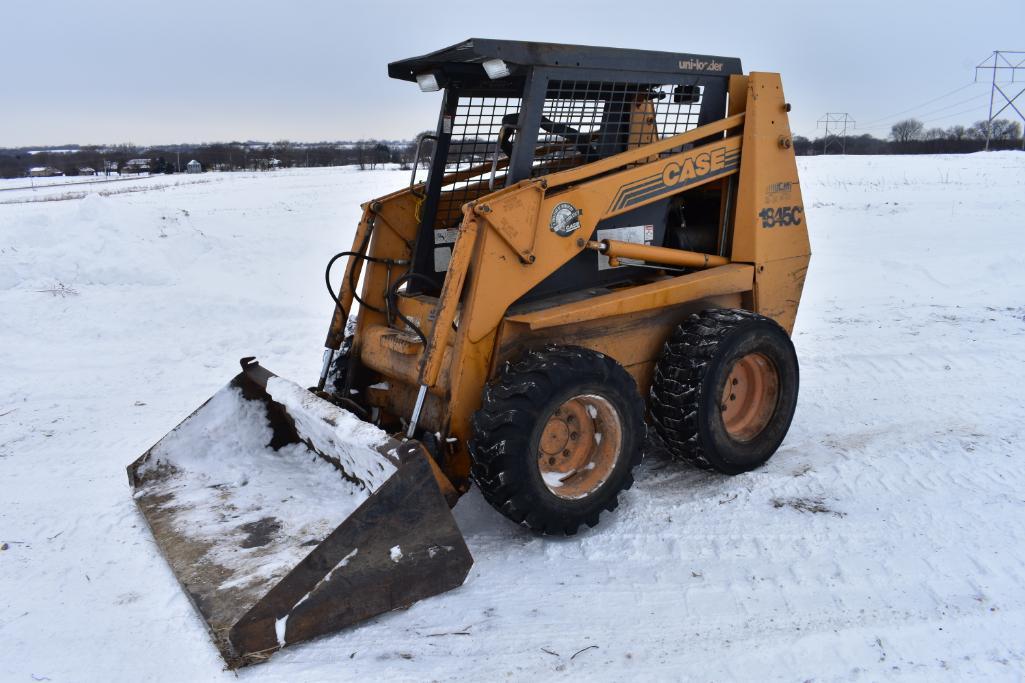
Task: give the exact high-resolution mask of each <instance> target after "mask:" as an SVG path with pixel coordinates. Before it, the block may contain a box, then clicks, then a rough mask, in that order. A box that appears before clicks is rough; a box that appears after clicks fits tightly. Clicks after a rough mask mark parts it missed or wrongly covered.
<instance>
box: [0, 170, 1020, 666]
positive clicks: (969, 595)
mask: <svg viewBox="0 0 1025 683" xmlns="http://www.w3.org/2000/svg"><path fill="white" fill-rule="evenodd" d="M801 167H802V180H803V187H804V192H805V202H806V206H807V217H808V223H809V226H810V230H811V236H812V246H813V250H814V252H815V255H814V257H813V259H812V264H811V269H810V272H809V275H808V281H807V287H806V290H805V295H804V300H803V302H802V307H801V311H800V314H799V316H798V322H797V328H796V330H795V336H794V339H795V342H796V345H797V349H798V353H799V356H800V358H801V364H802V365H801V368H802V387H801V399H800V404H799V406H798V410H797V416H796V418H795V420H794V424H793V428H792V429H791V431H790V435H789V436H788V438H787V439H786V441H785V442H784V444H783V446H782V448H781V449H780V451H779V453H778V454H777V455H776V456H775V458H773V460H772V461H770V463H769V464H768V465H767V466H765V467H764V468H762V469H760V470H758V471H756V472H752V473H749V474H745V475H741V476H738V477H733V478H728V477H723V476H719V475H714V474H708V473H703V472H697V471H695V470H693V469H690V468H688V467H685V466H683V465H679V464H676V463H673V462H671V461H668V460H666V459H665V458H663V457H660V456H659V455H658V454H654V455H652V456H650V457H649V458H648V459H647V460H646V461H645V463H644V464H643V465H642V466H641V467H640V468H639V471H638V473H637V484H636V485H635V486H634V488H633V489H632V490H631V491H629V492H628V493H627V494H626V495H625V496H624V497H623V498H622V504H621V506H620V508H619V510H618V511H617V513H616V514H615V515H611V516H606V517H604V518H603V519H602V524H601V525H599V527H598V528H596V529H594V530H591V531H588V532H585V533H581V534H580V535H579V536H576V537H573V538H569V539H540V538H536V537H534V536H532V535H530V534H529V533H527V532H526V531H524V530H522V529H520V528H518V527H516V526H514V525H512V524H510V523H509V522H507V521H506V520H505V518H503V517H502V516H501V515H499V514H498V513H496V512H494V511H492V510H491V509H490V508H489V507H488V506H487V505H486V504H485V503H484V502H483V501H482V499H481V497H480V496H479V495H478V494H477V493H475V492H474V493H471V494H469V495H467V496H466V497H464V499H463V500H462V501H460V503H459V505H458V506H457V507H456V510H455V513H456V517H457V519H458V521H459V524H460V526H461V528H462V530H463V532H464V534H465V536H466V540H467V543H468V545H469V547H470V550H471V552H472V553H473V555H474V557H475V559H476V564H475V565H474V568H473V569H472V571H471V573H470V577H469V579H468V580H467V582H466V584H465V585H464V586H463V587H462V588H459V589H457V590H455V591H453V592H451V593H447V594H444V595H441V596H438V597H435V598H432V599H429V600H426V601H424V602H421V603H419V604H417V605H415V606H413V607H412V608H410V609H408V610H405V611H398V612H393V613H390V614H387V615H384V616H381V617H379V618H376V619H374V620H372V621H370V622H368V623H366V624H365V625H362V626H360V627H357V628H354V629H351V630H348V631H346V632H342V633H338V634H336V635H333V636H330V637H326V638H322V639H319V640H317V641H314V642H311V643H307V644H303V645H299V646H296V647H292V648H289V649H286V650H284V651H282V652H280V653H278V654H277V655H276V656H275V657H274V658H272V659H271V661H270V662H268V663H266V664H263V665H259V666H255V667H251V668H249V669H245V670H242V671H240V672H239V674H238V676H239V678H240V679H242V680H244V681H253V682H255V681H304V680H311V681H316V680H335V679H337V680H346V679H352V680H355V679H363V680H380V679H383V678H395V679H417V680H428V679H444V680H449V679H462V678H469V679H476V680H495V679H499V678H511V679H514V680H515V679H528V678H531V679H538V678H558V677H567V678H568V677H587V678H591V679H598V680H624V679H640V680H647V679H694V680H723V679H730V678H736V679H748V680H777V679H778V680H787V681H793V680H805V679H815V680H865V681H872V680H879V679H883V678H889V677H895V678H905V679H912V680H929V681H931V680H936V679H948V680H952V679H960V678H965V677H969V676H974V677H980V678H982V677H985V678H987V679H1005V680H1007V679H1012V680H1013V679H1021V678H1022V677H1023V676H1025V636H1023V635H1022V633H1023V631H1025V466H1023V464H1022V462H1021V456H1022V455H1023V448H1022V445H1021V444H1022V441H1023V439H1025V426H1023V425H1025V390H1023V387H1025V155H1022V154H1016V153H993V154H986V155H982V154H980V155H971V156H943V157H935V156H933V157H846V158H844V157H829V158H813V159H804V160H802V162H801ZM406 182H408V175H407V174H406V173H403V172H400V171H376V172H363V173H360V172H358V171H355V170H354V169H311V170H305V171H287V172H280V173H274V174H254V175H250V174H204V175H203V176H199V177H197V178H189V177H182V176H177V177H175V178H173V179H169V180H165V179H163V178H156V179H145V180H139V181H138V185H135V184H134V183H132V182H126V183H119V184H118V183H115V184H111V185H110V186H108V187H109V189H113V188H114V187H118V186H121V187H125V186H127V187H133V189H134V187H138V188H139V191H133V192H124V193H116V194H109V195H107V196H101V195H99V194H88V195H86V196H84V197H83V198H81V199H74V198H70V199H66V198H64V197H63V196H62V195H63V194H64V193H65V192H70V191H71V190H72V189H74V190H87V189H88V186H86V187H77V188H68V189H67V190H62V189H59V188H57V189H54V190H52V192H53V193H54V194H55V197H54V198H56V199H61V201H31V200H34V199H38V198H39V197H40V192H39V191H38V190H37V191H35V192H33V191H27V192H22V193H19V192H4V193H2V194H0V313H2V316H0V501H2V504H0V542H3V543H4V544H5V545H4V546H3V547H5V548H6V549H5V550H3V551H0V652H2V653H3V654H2V655H0V679H3V680H14V681H22V680H24V681H31V680H51V681H90V680H168V681H183V680H229V679H231V678H232V677H233V676H234V674H232V673H229V672H225V671H223V670H222V663H221V661H220V659H219V658H218V655H217V653H216V651H215V650H214V648H213V646H212V645H211V644H210V642H209V639H208V637H207V634H206V631H205V630H204V628H203V626H202V623H201V622H200V620H199V619H198V617H197V616H196V615H195V614H194V612H193V610H192V607H191V605H190V604H189V602H188V600H187V598H186V597H185V595H184V594H183V593H182V592H181V590H180V589H179V587H178V584H177V583H176V582H175V580H174V577H173V575H172V574H171V572H170V570H169V569H168V567H167V566H166V565H165V563H164V560H163V559H162V558H161V557H160V556H159V554H158V553H157V550H156V547H155V545H154V543H153V541H152V539H151V537H150V535H149V533H148V530H147V529H146V528H145V526H144V523H143V521H142V518H141V516H140V515H139V513H138V512H137V510H136V508H135V505H134V503H133V502H132V499H131V496H130V491H129V487H128V483H127V480H126V476H125V472H124V467H125V465H127V464H128V463H129V462H130V461H132V460H133V459H134V458H135V457H136V456H138V455H139V454H140V453H142V452H143V451H144V450H145V449H146V448H148V447H149V446H150V445H152V444H153V443H154V442H155V441H156V440H157V439H158V438H160V437H161V436H162V435H163V434H164V433H165V432H166V431H167V430H168V429H170V428H171V427H172V426H174V425H175V424H177V423H178V422H179V421H180V420H181V419H182V418H183V417H184V416H186V415H187V414H188V413H189V412H190V411H191V410H193V409H194V408H195V407H196V406H197V405H199V403H201V402H202V401H203V400H204V399H206V398H207V397H209V396H210V395H212V394H213V393H214V392H215V391H216V390H217V389H218V388H219V387H220V386H222V385H223V384H224V383H225V382H226V381H227V379H228V378H230V377H231V376H233V375H234V374H236V372H237V371H238V363H237V361H238V358H239V357H241V356H245V355H256V356H258V357H259V358H260V359H261V361H262V362H263V363H264V364H265V365H266V366H267V367H269V368H271V369H273V370H274V371H276V372H278V373H279V374H282V375H283V376H286V377H291V378H293V379H295V380H296V381H299V382H300V383H302V382H308V381H312V379H313V378H314V377H315V375H316V373H317V371H318V369H319V362H320V344H321V342H322V340H323V336H324V332H325V328H326V325H327V321H328V316H329V314H330V312H331V306H332V304H331V302H330V300H329V299H328V297H327V295H326V293H325V292H324V287H323V278H322V268H323V265H324V263H325V261H326V260H327V258H328V257H329V256H330V255H331V254H333V253H334V252H335V251H338V250H341V249H345V248H347V247H348V246H349V245H350V243H351V237H350V236H351V233H352V230H353V227H354V225H355V224H356V222H357V219H358V214H359V207H358V204H359V202H360V201H363V200H366V199H368V198H370V197H372V196H375V195H377V194H380V193H384V192H385V191H388V190H390V189H393V188H395V187H400V186H402V185H403V184H404V183H406ZM108 187H104V188H103V189H108ZM19 197H23V198H24V199H26V200H30V201H26V202H15V203H11V202H12V200H16V199H18V198H19Z"/></svg>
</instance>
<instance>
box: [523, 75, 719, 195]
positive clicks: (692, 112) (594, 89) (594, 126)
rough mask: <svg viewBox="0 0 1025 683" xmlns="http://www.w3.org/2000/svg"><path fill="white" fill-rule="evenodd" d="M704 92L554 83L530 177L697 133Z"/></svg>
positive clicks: (618, 84) (669, 87) (696, 88)
mask: <svg viewBox="0 0 1025 683" xmlns="http://www.w3.org/2000/svg"><path fill="white" fill-rule="evenodd" d="M702 90H703V89H702V86H700V85H680V84H647V83H626V82H601V81H598V82H596V81H551V82H550V83H549V85H548V91H547V93H546V97H545V102H544V107H543V109H542V118H541V131H540V134H539V138H538V142H539V145H538V151H537V153H536V155H535V158H534V164H533V168H532V170H531V175H532V176H534V177H537V176H541V175H546V174H548V173H552V172H554V171H558V170H562V169H565V168H570V167H573V166H577V165H580V164H585V163H590V162H592V161H597V160H598V159H603V158H605V157H608V156H612V155H613V154H619V153H620V152H625V151H627V150H630V149H635V148H637V147H640V146H643V145H647V144H650V143H652V142H655V141H656V140H661V139H664V138H668V137H672V136H674V135H679V134H680V133H683V132H686V131H688V130H691V129H692V128H696V127H697V125H698V117H699V114H700V113H701V99H702ZM678 151H679V149H673V150H669V151H667V152H663V153H662V154H661V155H659V156H667V155H669V154H674V153H676V152H678ZM648 160H649V159H647V158H646V159H643V160H641V161H640V162H638V163H644V162H645V161H648Z"/></svg>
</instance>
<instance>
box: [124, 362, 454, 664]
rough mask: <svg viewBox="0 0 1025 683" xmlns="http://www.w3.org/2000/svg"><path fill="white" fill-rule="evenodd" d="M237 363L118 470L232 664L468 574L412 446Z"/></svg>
mask: <svg viewBox="0 0 1025 683" xmlns="http://www.w3.org/2000/svg"><path fill="white" fill-rule="evenodd" d="M242 367H243V371H242V372H241V373H240V374H239V375H237V376H236V377H235V378H234V379H232V380H231V382H230V383H229V384H228V385H227V386H225V387H224V388H222V389H221V390H220V391H218V392H217V393H216V394H214V395H213V396H212V397H211V398H210V399H209V400H208V401H207V402H206V403H204V404H203V405H202V406H200V407H199V408H198V409H197V410H196V411H195V412H194V413H192V415H190V416H189V417H187V418H186V419H185V420H184V421H183V422H182V423H181V424H179V425H178V426H177V427H175V428H174V429H173V430H172V431H171V432H170V433H168V434H167V435H166V436H164V438H162V439H161V440H160V441H158V442H157V443H156V444H155V445H154V446H153V447H152V448H150V449H149V450H148V451H146V452H145V453H144V454H143V455H142V456H141V457H140V458H139V459H138V460H136V461H135V462H133V463H132V464H131V465H129V467H128V478H129V480H130V482H131V485H132V487H133V489H134V498H135V501H136V503H137V504H138V506H139V508H140V510H142V514H143V515H144V516H145V518H146V521H147V523H148V524H149V526H150V529H151V530H152V532H153V537H154V539H155V540H156V542H157V545H158V546H159V548H160V550H161V552H162V553H163V554H164V556H165V558H166V559H167V561H168V563H169V564H170V565H171V569H172V570H173V571H174V573H175V575H176V576H177V578H178V580H179V582H181V585H182V587H183V588H184V589H185V592H186V593H187V594H188V596H189V598H190V599H191V600H192V603H193V604H194V605H195V607H196V610H197V611H198V612H199V614H200V615H201V616H202V617H203V620H204V621H205V622H206V625H207V628H208V629H209V630H210V633H211V634H212V636H213V640H214V643H215V644H216V646H217V648H218V649H219V650H220V652H221V654H222V655H223V657H224V659H225V661H226V662H227V663H228V665H229V666H230V667H232V668H234V667H238V666H243V665H246V664H252V663H254V662H258V661H262V660H264V659H266V658H268V657H269V656H270V655H271V654H273V653H274V652H275V651H277V650H278V649H280V648H281V647H283V646H285V645H291V644H292V643H296V642H299V641H302V640H307V639H309V638H313V637H315V636H318V635H321V634H324V633H329V632H331V631H335V630H338V629H341V628H344V627H346V626H348V625H350V624H354V623H356V622H359V621H362V620H364V619H367V618H369V617H372V616H374V615H376V614H380V613H382V612H387V611H388V610H392V609H396V608H398V607H405V606H408V605H411V604H412V603H414V602H416V601H417V600H421V599H423V598H426V597H428V596H431V595H435V594H437V593H441V592H443V591H447V590H450V589H452V588H456V587H458V586H460V585H461V584H462V583H463V581H464V580H465V579H466V575H467V572H469V570H470V566H471V565H472V564H473V559H472V558H471V557H470V553H469V551H468V550H467V548H466V544H465V542H464V541H463V537H462V535H461V534H460V532H459V529H458V527H457V526H456V523H455V520H454V519H453V517H452V513H451V512H450V511H449V507H448V504H447V503H446V502H445V498H444V497H443V496H442V493H441V490H440V489H439V486H438V483H437V480H436V479H435V476H434V474H433V472H432V467H431V463H430V462H429V461H428V458H429V457H430V456H428V455H427V453H426V451H425V450H424V449H423V447H422V446H421V445H420V444H419V443H417V442H415V441H409V442H406V443H402V442H399V441H397V440H396V439H394V438H391V437H389V436H388V435H386V434H385V433H384V432H382V431H380V430H379V429H377V428H376V427H375V426H373V425H370V424H367V423H365V422H362V421H360V420H359V419H358V418H356V417H355V416H354V415H352V414H351V413H349V412H347V411H345V410H343V409H341V408H338V407H336V406H335V405H333V404H331V403H330V402H328V401H325V400H323V399H321V398H319V397H317V396H315V395H314V394H312V393H311V392H309V391H307V390H306V389H303V388H302V387H300V386H298V385H296V384H293V383H291V382H288V381H287V380H284V379H282V378H280V377H277V376H276V375H274V373H272V372H269V371H267V370H266V369H264V368H263V367H261V366H260V365H259V364H258V363H256V362H255V361H253V360H252V359H243V361H242Z"/></svg>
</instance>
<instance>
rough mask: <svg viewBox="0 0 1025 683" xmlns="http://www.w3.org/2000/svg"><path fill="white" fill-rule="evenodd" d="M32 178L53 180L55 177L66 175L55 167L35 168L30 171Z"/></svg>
mask: <svg viewBox="0 0 1025 683" xmlns="http://www.w3.org/2000/svg"><path fill="white" fill-rule="evenodd" d="M28 174H29V176H31V177H32V178H52V177H53V176H58V175H64V174H63V173H61V172H60V171H58V170H57V169H56V168H54V167H53V166H33V167H32V168H30V169H29V170H28Z"/></svg>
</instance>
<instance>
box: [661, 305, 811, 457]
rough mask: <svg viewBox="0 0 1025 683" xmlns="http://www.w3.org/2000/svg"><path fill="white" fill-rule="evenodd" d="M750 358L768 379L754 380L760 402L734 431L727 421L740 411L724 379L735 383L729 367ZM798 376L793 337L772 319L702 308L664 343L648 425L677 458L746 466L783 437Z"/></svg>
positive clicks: (773, 449) (769, 454) (734, 367)
mask: <svg viewBox="0 0 1025 683" xmlns="http://www.w3.org/2000/svg"><path fill="white" fill-rule="evenodd" d="M752 362H754V363H756V364H757V367H758V369H757V370H756V372H758V373H764V376H765V377H768V378H769V380H768V381H764V380H761V379H759V391H758V392H757V395H758V396H759V397H761V399H760V400H761V404H760V405H761V406H762V407H761V408H760V409H758V410H757V411H752V412H751V413H750V414H751V415H752V416H753V417H751V420H750V421H749V422H746V423H744V427H743V428H738V427H736V426H735V425H734V426H733V428H732V431H731V429H728V428H727V421H726V420H727V416H728V417H729V418H731V419H735V418H734V416H736V415H737V413H736V412H734V413H732V414H731V413H730V412H729V411H730V410H731V409H733V408H734V406H733V404H731V403H730V401H731V398H735V395H734V394H725V393H724V389H725V387H726V383H727V381H728V380H729V381H730V384H731V385H736V384H737V375H736V374H733V375H732V376H731V373H736V372H738V370H737V368H739V367H741V366H742V365H743V367H745V368H746V367H750V366H751V364H752ZM773 372H774V373H775V379H774V380H773V379H772V373H773ZM799 380H800V377H799V372H798V365H797V354H796V353H795V351H794V345H793V342H791V341H790V336H789V335H788V334H787V333H786V330H784V329H783V328H782V327H780V326H779V325H778V324H777V323H776V322H775V321H773V320H770V319H769V318H766V317H763V316H760V315H758V314H756V313H751V312H750V311H743V310H738V309H722V310H709V311H704V312H702V313H698V314H694V315H691V316H690V318H689V319H687V320H686V321H685V322H683V323H682V324H680V325H679V326H678V327H677V328H676V330H675V331H674V332H673V335H672V337H670V339H669V341H667V342H666V344H665V347H664V348H663V351H662V357H661V358H660V359H659V361H658V363H657V364H656V366H655V375H654V378H653V380H652V384H651V408H650V411H651V419H652V423H653V424H654V427H655V430H656V432H657V433H658V435H659V436H660V437H662V440H663V441H664V442H665V444H666V447H667V449H668V450H669V452H670V453H672V454H673V455H674V456H675V457H677V458H679V459H682V460H687V461H689V462H692V463H694V464H695V465H697V466H698V467H702V468H705V469H714V470H717V471H719V472H722V473H724V474H739V473H741V472H747V471H749V470H752V469H755V468H756V467H759V466H760V465H762V464H764V463H765V462H766V461H767V460H768V459H769V458H770V457H772V455H773V453H775V452H776V449H777V448H779V445H780V444H781V443H782V442H783V437H785V436H786V433H787V430H789V429H790V422H791V421H792V420H793V417H794V410H795V408H796V407H797V391H798V385H799ZM773 381H775V382H776V387H775V395H774V396H773V391H772V382H773ZM753 383H754V382H751V384H753ZM766 387H768V388H766ZM752 393H754V392H752ZM724 406H725V408H724ZM745 414H746V413H745ZM763 422H764V425H763V426H761V425H762V424H763Z"/></svg>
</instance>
